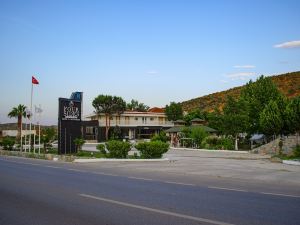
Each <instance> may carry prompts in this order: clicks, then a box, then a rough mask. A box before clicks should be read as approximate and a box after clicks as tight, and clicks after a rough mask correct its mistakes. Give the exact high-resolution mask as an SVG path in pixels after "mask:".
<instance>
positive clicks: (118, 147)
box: [106, 140, 131, 159]
mask: <svg viewBox="0 0 300 225" xmlns="http://www.w3.org/2000/svg"><path fill="white" fill-rule="evenodd" d="M106 147H107V150H108V151H109V157H110V158H119V159H125V158H126V157H127V155H128V152H129V151H130V149H131V145H130V144H129V143H128V142H123V141H115V140H113V141H109V142H107V143H106Z"/></svg>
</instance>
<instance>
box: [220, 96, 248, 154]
mask: <svg viewBox="0 0 300 225" xmlns="http://www.w3.org/2000/svg"><path fill="white" fill-rule="evenodd" d="M248 111H249V110H248V104H247V102H246V101H245V100H243V99H240V100H235V99H234V98H233V97H231V96H229V97H228V98H227V102H226V105H225V107H224V110H223V113H224V114H223V117H222V118H223V119H222V120H223V125H222V129H223V133H224V134H227V135H232V136H233V137H234V138H235V150H238V135H239V134H240V133H243V132H245V131H246V130H247V127H248V126H249V115H248Z"/></svg>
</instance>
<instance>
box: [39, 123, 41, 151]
mask: <svg viewBox="0 0 300 225" xmlns="http://www.w3.org/2000/svg"><path fill="white" fill-rule="evenodd" d="M40 154H41V124H40V121H39V155H40Z"/></svg>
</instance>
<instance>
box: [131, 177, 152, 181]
mask: <svg viewBox="0 0 300 225" xmlns="http://www.w3.org/2000/svg"><path fill="white" fill-rule="evenodd" d="M127 178H129V179H135V180H146V181H153V179H149V178H142V177H127Z"/></svg>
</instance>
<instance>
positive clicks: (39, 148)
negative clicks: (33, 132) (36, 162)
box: [39, 105, 42, 155]
mask: <svg viewBox="0 0 300 225" xmlns="http://www.w3.org/2000/svg"><path fill="white" fill-rule="evenodd" d="M39 108H40V109H41V105H39ZM41 113H42V112H39V155H40V154H41Z"/></svg>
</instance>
